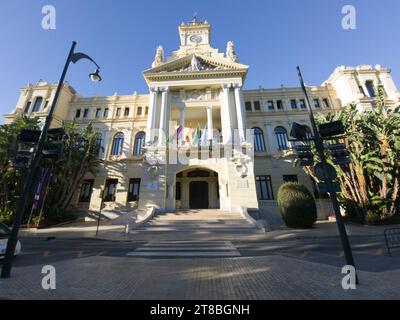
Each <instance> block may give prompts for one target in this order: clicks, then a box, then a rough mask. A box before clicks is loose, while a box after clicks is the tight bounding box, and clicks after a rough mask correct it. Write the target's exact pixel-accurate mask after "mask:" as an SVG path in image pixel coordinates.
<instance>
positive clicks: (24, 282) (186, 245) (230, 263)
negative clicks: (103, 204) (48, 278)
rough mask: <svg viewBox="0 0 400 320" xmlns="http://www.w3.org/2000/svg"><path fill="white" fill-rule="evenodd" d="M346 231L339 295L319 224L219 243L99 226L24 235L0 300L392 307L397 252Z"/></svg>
mask: <svg viewBox="0 0 400 320" xmlns="http://www.w3.org/2000/svg"><path fill="white" fill-rule="evenodd" d="M89 227H90V226H89ZM347 229H348V232H349V235H350V241H351V244H352V247H353V251H354V256H355V261H356V264H357V267H358V270H359V271H358V276H359V280H360V285H359V286H357V289H355V290H344V289H342V286H341V281H342V278H343V276H344V275H343V274H342V273H341V267H342V266H343V265H344V264H345V262H344V258H343V252H342V249H341V245H340V240H339V238H338V237H337V231H336V225H335V224H334V223H327V222H326V223H318V224H317V225H316V227H315V228H314V229H312V230H289V229H285V228H282V229H281V230H275V231H272V232H267V233H255V234H251V235H247V236H244V235H242V236H238V235H236V234H229V233H224V234H221V235H219V238H218V239H216V236H215V235H213V234H212V235H207V234H201V236H198V237H197V238H196V237H195V238H196V239H186V240H183V239H182V235H180V234H177V235H175V237H173V236H172V235H171V234H160V235H159V236H158V237H156V239H153V237H151V235H147V236H146V237H145V236H143V235H138V234H130V235H125V234H124V233H123V230H120V229H113V230H109V229H107V228H105V229H102V230H100V235H103V236H105V239H101V237H99V238H97V239H96V238H95V237H94V236H93V234H92V236H91V237H86V238H83V237H81V236H80V233H79V232H78V233H74V232H71V233H70V237H67V236H66V235H67V234H68V233H65V232H66V231H65V230H64V232H63V233H62V235H63V237H60V236H56V238H55V239H52V238H50V239H47V238H46V237H45V236H44V234H41V236H40V237H39V236H37V237H32V236H31V237H27V238H23V239H22V243H23V253H22V255H21V256H19V257H18V258H17V259H16V260H15V263H14V269H13V272H12V277H11V278H10V279H1V280H0V298H1V299H107V300H108V299H218V300H220V299H222V300H223V299H399V298H400V294H399V292H400V252H395V254H394V256H393V257H389V256H388V255H387V253H386V248H385V244H384V238H383V230H384V227H361V226H356V225H348V226H347ZM81 231H82V230H81ZM47 232H48V233H49V232H50V233H51V230H50V231H49V230H47ZM82 232H84V231H82ZM56 234H57V233H56ZM46 235H49V234H46ZM112 238H114V239H112ZM163 238H164V239H163ZM51 239H52V240H51ZM44 265H53V266H54V267H55V268H56V289H55V290H44V289H42V287H41V282H42V278H43V276H44V275H43V274H42V273H41V270H42V267H43V266H44Z"/></svg>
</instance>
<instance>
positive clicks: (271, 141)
mask: <svg viewBox="0 0 400 320" xmlns="http://www.w3.org/2000/svg"><path fill="white" fill-rule="evenodd" d="M265 128H266V130H265V131H266V133H267V142H268V151H269V153H270V154H274V153H276V152H277V151H278V147H277V144H276V137H275V134H274V128H273V127H272V124H271V123H266V124H265Z"/></svg>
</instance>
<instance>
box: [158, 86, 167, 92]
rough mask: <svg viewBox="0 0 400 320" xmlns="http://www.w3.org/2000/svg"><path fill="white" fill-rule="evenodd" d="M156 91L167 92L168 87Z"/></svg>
mask: <svg viewBox="0 0 400 320" xmlns="http://www.w3.org/2000/svg"><path fill="white" fill-rule="evenodd" d="M158 90H159V91H161V92H168V90H169V87H159V88H158Z"/></svg>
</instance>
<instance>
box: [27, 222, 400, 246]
mask: <svg viewBox="0 0 400 320" xmlns="http://www.w3.org/2000/svg"><path fill="white" fill-rule="evenodd" d="M96 226H97V224H96V222H80V223H71V224H67V225H64V226H59V227H53V228H46V229H39V230H37V229H33V228H32V229H21V231H20V236H21V237H49V236H54V237H57V238H93V239H103V240H115V241H127V240H132V241H148V240H187V235H186V234H184V233H182V234H180V233H179V232H176V231H177V230H172V232H165V231H164V232H163V231H158V232H152V233H149V234H140V233H135V232H132V233H131V234H127V233H125V228H124V226H115V225H112V224H111V222H102V223H101V225H100V229H99V233H98V236H96ZM275 227H276V226H275ZM391 227H400V226H399V225H394V226H362V225H357V224H350V223H349V224H347V225H346V230H347V234H348V235H349V237H363V236H377V237H383V232H384V230H385V229H386V228H391ZM337 236H338V231H337V226H336V222H331V221H317V223H316V224H315V227H314V228H312V229H288V228H286V227H285V226H282V225H281V226H279V228H278V229H277V228H275V230H273V231H269V232H265V233H260V232H254V233H251V234H249V233H243V234H240V233H239V234H238V233H236V234H233V233H229V232H228V233H214V232H209V233H207V232H204V231H201V232H200V231H198V232H197V231H196V230H192V232H191V234H190V237H191V239H192V240H228V241H235V240H246V241H248V240H254V241H259V240H264V239H271V240H282V239H285V240H287V239H301V238H316V239H317V238H318V237H337Z"/></svg>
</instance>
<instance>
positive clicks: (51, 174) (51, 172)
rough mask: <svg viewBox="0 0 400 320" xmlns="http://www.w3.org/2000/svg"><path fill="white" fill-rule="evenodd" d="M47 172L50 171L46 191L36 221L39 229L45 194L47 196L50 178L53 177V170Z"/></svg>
mask: <svg viewBox="0 0 400 320" xmlns="http://www.w3.org/2000/svg"><path fill="white" fill-rule="evenodd" d="M49 170H50V174H49V178H48V179H47V183H46V191H45V193H44V196H43V202H42V207H41V208H40V212H39V219H38V221H37V223H36V228H39V224H40V219H41V218H42V213H43V209H44V204H45V203H46V198H47V194H48V192H49V189H50V188H48V186H49V185H50V181H51V177H52V176H53V168H52V167H50V169H49Z"/></svg>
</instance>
